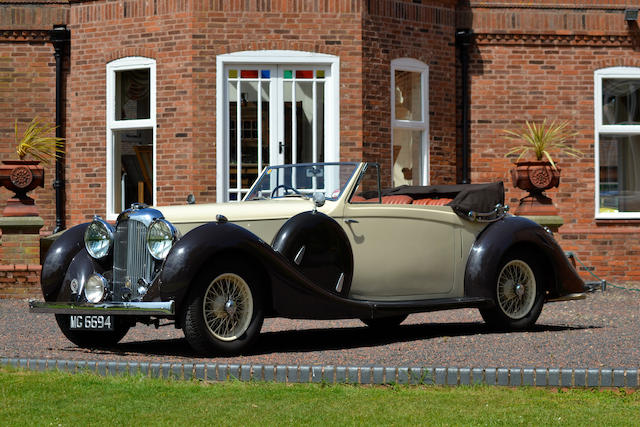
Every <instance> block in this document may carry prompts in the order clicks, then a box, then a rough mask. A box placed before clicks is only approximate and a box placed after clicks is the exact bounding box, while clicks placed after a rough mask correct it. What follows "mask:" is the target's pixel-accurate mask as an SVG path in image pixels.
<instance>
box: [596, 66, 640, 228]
mask: <svg viewBox="0 0 640 427" xmlns="http://www.w3.org/2000/svg"><path fill="white" fill-rule="evenodd" d="M610 78H617V79H625V78H626V79H638V80H640V68H638V67H611V68H604V69H601V70H596V71H595V72H594V114H595V144H594V148H595V218H596V219H638V218H640V212H600V135H601V134H605V135H640V125H604V124H602V80H603V79H610Z"/></svg>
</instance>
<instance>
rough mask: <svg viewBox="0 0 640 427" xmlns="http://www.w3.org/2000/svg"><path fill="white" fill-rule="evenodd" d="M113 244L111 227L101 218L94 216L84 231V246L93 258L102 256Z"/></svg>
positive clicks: (107, 252) (105, 254)
mask: <svg viewBox="0 0 640 427" xmlns="http://www.w3.org/2000/svg"><path fill="white" fill-rule="evenodd" d="M112 245H113V227H112V226H111V224H109V223H107V222H105V221H104V220H102V219H101V218H98V217H96V218H94V220H93V222H92V223H91V224H90V225H89V227H87V230H86V231H85V232H84V246H85V248H87V252H89V255H91V256H92V257H93V258H97V259H100V258H104V257H105V256H107V254H109V250H110V249H111V246H112Z"/></svg>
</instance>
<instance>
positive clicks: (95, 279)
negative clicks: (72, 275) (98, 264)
mask: <svg viewBox="0 0 640 427" xmlns="http://www.w3.org/2000/svg"><path fill="white" fill-rule="evenodd" d="M107 286H108V282H107V279H105V278H104V277H102V276H101V275H99V274H92V275H91V276H90V277H89V280H87V283H86V284H85V285H84V296H85V297H86V298H87V301H89V302H92V303H94V304H95V303H98V302H101V301H102V300H103V299H104V296H105V294H106V291H107Z"/></svg>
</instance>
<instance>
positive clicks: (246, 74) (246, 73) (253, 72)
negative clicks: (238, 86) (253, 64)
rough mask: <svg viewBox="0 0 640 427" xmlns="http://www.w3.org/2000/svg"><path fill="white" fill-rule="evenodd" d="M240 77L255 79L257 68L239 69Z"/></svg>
mask: <svg viewBox="0 0 640 427" xmlns="http://www.w3.org/2000/svg"><path fill="white" fill-rule="evenodd" d="M240 77H242V78H243V79H257V78H258V70H241V71H240Z"/></svg>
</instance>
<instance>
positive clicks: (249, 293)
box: [30, 163, 584, 354]
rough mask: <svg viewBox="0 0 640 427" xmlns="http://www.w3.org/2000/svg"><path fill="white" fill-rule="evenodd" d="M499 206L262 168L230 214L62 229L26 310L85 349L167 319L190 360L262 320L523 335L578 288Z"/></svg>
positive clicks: (363, 176) (356, 175)
mask: <svg viewBox="0 0 640 427" xmlns="http://www.w3.org/2000/svg"><path fill="white" fill-rule="evenodd" d="M312 196H313V197H312ZM396 203H397V204H396ZM503 203H504V189H503V186H502V183H493V184H477V185H458V186H427V187H419V186H418V187H406V186H405V187H398V188H394V189H388V190H383V189H381V187H380V171H379V166H378V165H377V164H372V163H326V164H297V165H284V166H274V167H270V168H268V169H266V170H265V171H264V172H263V173H262V175H261V176H260V177H259V179H258V180H257V181H256V183H255V184H254V185H253V187H252V189H251V190H250V191H249V193H248V194H247V196H246V197H245V199H244V200H243V201H241V202H234V203H222V204H191V205H185V206H160V207H147V206H143V205H138V204H134V205H133V206H132V207H131V209H128V210H126V211H124V212H122V213H121V214H120V215H119V217H118V220H117V221H116V224H115V226H113V225H111V224H109V223H107V222H106V221H104V220H102V219H100V218H99V217H96V218H95V219H94V221H92V222H91V223H87V224H80V225H77V226H75V227H73V228H71V229H69V230H68V231H67V232H65V233H64V234H63V235H62V236H61V237H60V238H58V240H56V241H55V242H54V244H53V245H52V247H51V249H50V250H49V252H48V254H47V256H46V259H45V262H44V264H43V268H42V290H43V295H44V298H45V301H44V302H39V301H31V302H30V307H31V310H32V311H34V312H51V313H55V314H56V321H57V322H58V325H59V327H60V329H61V330H62V332H63V333H64V334H65V335H66V336H67V337H68V338H69V339H70V340H71V341H72V342H74V343H76V344H78V345H80V346H84V347H92V346H104V345H111V344H115V343H117V342H118V341H119V340H120V339H121V338H122V337H123V336H124V334H126V333H127V330H128V329H129V328H130V327H131V326H133V325H135V324H136V323H138V322H143V323H147V324H149V323H154V322H156V323H157V322H159V321H160V320H163V319H169V320H170V321H172V322H174V323H175V325H176V327H178V328H182V329H183V330H184V333H185V336H186V338H187V341H188V342H189V343H190V345H191V346H192V347H193V348H194V349H196V350H198V351H201V352H206V353H211V352H220V353H224V354H233V353H239V352H242V351H245V350H246V349H247V348H249V347H250V345H251V344H252V343H253V341H254V340H255V338H256V336H257V335H258V333H259V332H260V328H261V326H262V321H263V319H264V318H265V317H275V316H282V317H289V318H307V319H340V318H358V319H361V320H362V321H363V322H365V323H366V324H367V325H368V326H370V327H377V328H390V327H393V326H397V325H398V324H399V323H401V322H402V321H403V320H404V319H405V318H406V316H407V315H409V314H411V313H416V312H424V311H432V310H443V309H449V308H461V307H476V308H479V309H480V312H481V314H482V317H483V318H484V319H485V320H486V321H487V322H488V323H489V324H491V325H494V326H497V327H500V328H512V329H522V328H526V327H529V326H531V325H533V324H534V323H535V321H536V319H537V318H538V316H539V314H540V311H541V310H542V305H543V304H544V302H546V301H552V300H560V299H573V298H581V297H583V296H584V295H583V292H584V283H583V282H582V280H581V279H580V277H579V276H578V275H577V273H576V271H575V269H574V268H573V267H572V266H571V265H570V264H569V263H568V262H567V259H566V257H565V256H564V253H563V252H562V249H561V248H560V247H559V246H558V244H557V242H556V241H555V240H554V238H553V237H552V236H551V234H550V233H548V232H547V231H546V230H544V229H543V228H542V227H540V226H539V225H537V224H535V223H533V222H532V221H529V220H527V219H524V218H518V217H513V216H510V215H508V214H506V209H505V208H504V207H503Z"/></svg>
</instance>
